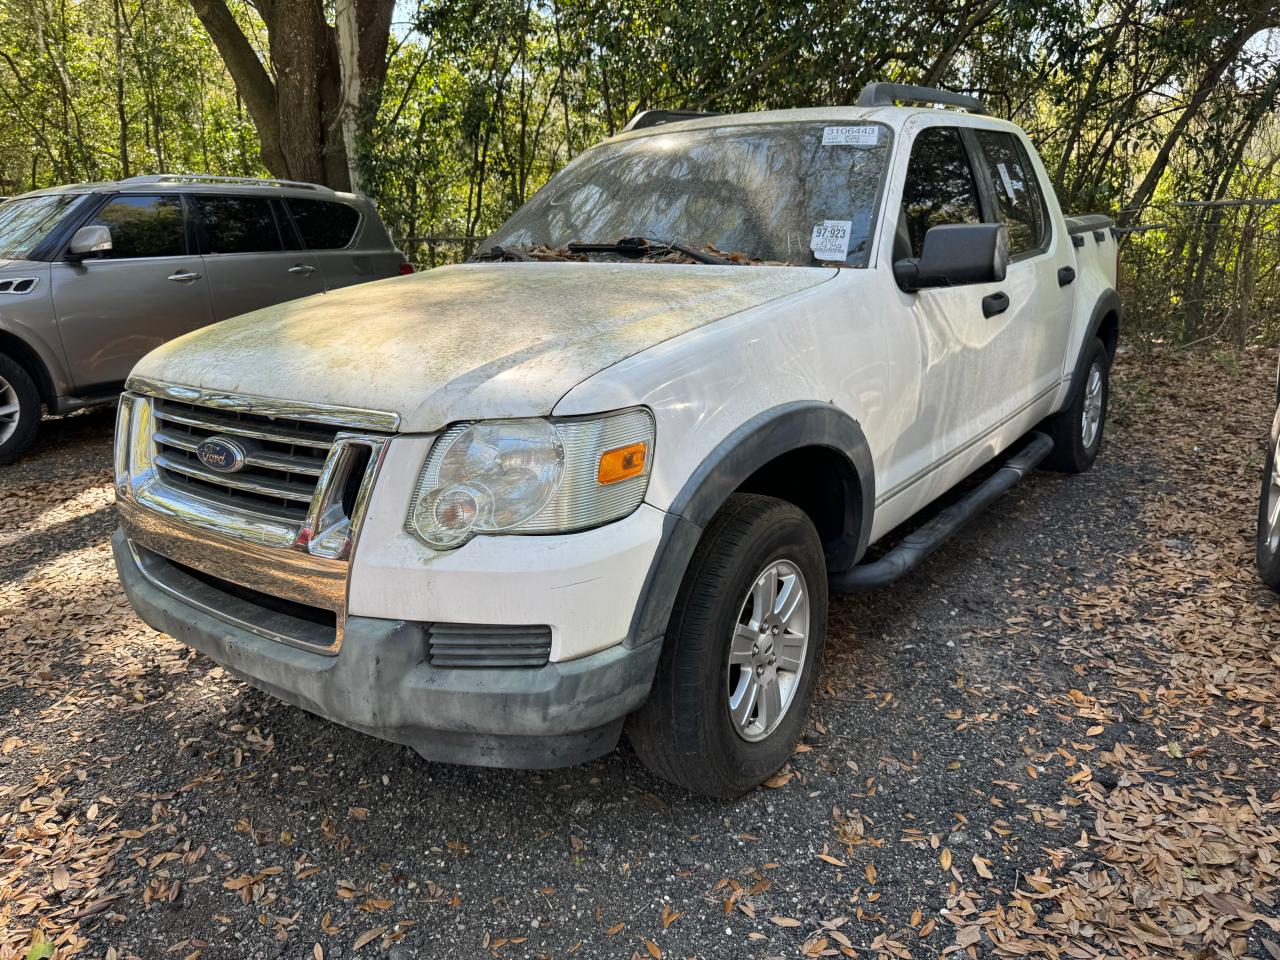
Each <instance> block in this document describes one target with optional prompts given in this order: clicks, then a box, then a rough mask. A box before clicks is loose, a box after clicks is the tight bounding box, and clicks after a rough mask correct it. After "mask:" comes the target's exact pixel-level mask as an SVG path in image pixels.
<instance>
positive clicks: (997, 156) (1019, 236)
mask: <svg viewBox="0 0 1280 960" xmlns="http://www.w3.org/2000/svg"><path fill="white" fill-rule="evenodd" d="M977 134H978V146H979V147H980V148H981V149H982V159H983V161H984V162H985V163H986V165H987V172H988V173H989V174H990V176H991V185H992V186H993V187H994V188H995V192H996V201H997V203H998V204H999V206H1000V222H1001V223H1003V224H1004V225H1005V227H1006V228H1007V229H1008V231H1009V254H1010V256H1017V255H1018V254H1020V253H1027V252H1028V251H1031V250H1037V249H1039V248H1040V247H1042V246H1044V241H1045V228H1046V217H1045V213H1044V198H1043V197H1042V196H1041V195H1040V186H1039V184H1038V183H1036V174H1035V170H1034V169H1033V168H1032V166H1031V160H1030V158H1029V157H1028V156H1027V152H1026V150H1024V149H1023V147H1022V144H1021V143H1019V142H1018V138H1017V137H1015V136H1014V135H1013V134H1011V133H1002V132H999V131H996V130H979V131H977Z"/></svg>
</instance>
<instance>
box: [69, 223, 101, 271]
mask: <svg viewBox="0 0 1280 960" xmlns="http://www.w3.org/2000/svg"><path fill="white" fill-rule="evenodd" d="M110 252H111V231H110V230H109V229H107V228H106V227H104V226H102V225H101V224H98V225H95V226H88V227H81V228H80V229H79V230H77V231H76V232H75V236H73V237H72V238H71V245H70V246H69V247H68V248H67V253H68V254H69V259H71V260H73V261H76V262H79V261H81V260H84V259H86V258H87V257H91V256H93V255H94V254H98V253H110Z"/></svg>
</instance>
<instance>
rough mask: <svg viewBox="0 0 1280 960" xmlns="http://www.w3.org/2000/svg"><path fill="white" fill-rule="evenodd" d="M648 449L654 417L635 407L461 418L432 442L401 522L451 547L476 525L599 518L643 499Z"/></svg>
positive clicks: (535, 528)
mask: <svg viewBox="0 0 1280 960" xmlns="http://www.w3.org/2000/svg"><path fill="white" fill-rule="evenodd" d="M652 454H653V416H652V415H651V414H650V413H649V411H648V410H644V409H639V408H637V409H632V410H624V411H621V412H619V413H611V414H607V415H605V416H600V417H583V418H572V419H562V420H487V421H479V422H475V423H461V424H457V425H455V426H453V427H450V428H449V429H448V430H446V431H445V432H444V434H442V435H441V436H440V438H439V439H438V440H436V442H435V444H433V445H432V448H431V452H430V453H429V454H428V455H427V462H426V464H425V465H424V466H423V468H422V476H421V477H420V478H419V480H418V485H417V488H416V489H415V491H414V495H413V500H412V502H411V504H410V506H409V516H408V519H407V521H406V523H405V527H406V529H407V530H408V531H409V532H410V533H412V534H413V535H414V536H416V537H417V538H418V539H420V540H422V541H423V542H424V543H426V544H427V545H428V546H432V547H436V548H437V549H448V548H451V547H458V546H461V545H462V544H463V543H465V542H466V541H467V540H469V539H470V538H471V537H472V536H474V535H475V534H478V533H490V534H493V533H499V534H501V533H524V534H528V533H567V532H569V531H572V530H581V529H584V528H586V527H594V526H599V525H600V524H602V523H608V522H610V521H611V520H618V519H620V518H622V517H625V516H627V515H628V514H630V513H631V512H632V511H634V510H635V509H636V507H638V506H639V505H640V501H641V500H642V499H644V494H645V489H646V487H647V486H648V483H649V468H650V462H651V460H652Z"/></svg>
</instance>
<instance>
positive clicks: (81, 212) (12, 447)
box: [0, 175, 413, 464]
mask: <svg viewBox="0 0 1280 960" xmlns="http://www.w3.org/2000/svg"><path fill="white" fill-rule="evenodd" d="M412 272H413V268H412V267H411V266H410V265H409V263H408V262H407V261H406V260H405V257H404V255H403V254H401V253H400V251H399V250H398V249H396V246H395V244H394V243H392V241H391V237H390V235H389V234H388V233H387V228H386V227H385V226H384V225H383V223H382V220H381V219H380V218H379V217H378V213H377V210H376V209H375V208H374V205H373V203H372V202H371V201H370V200H369V199H368V198H366V197H360V196H355V195H353V194H348V193H336V192H334V191H332V190H330V189H328V188H327V187H320V186H316V185H315V184H309V183H298V182H295V181H288V180H252V179H245V178H235V177H203V176H195V175H180V176H173V175H159V176H146V177H132V178H130V179H128V180H121V181H118V182H114V183H93V184H77V185H74V186H68V187H59V188H57V189H53V190H41V191H37V192H34V193H28V194H25V195H23V196H20V197H15V198H13V199H12V200H7V201H5V202H3V203H0V464H3V463H6V462H8V461H10V460H12V459H13V458H14V457H16V456H17V455H18V454H20V453H21V452H22V451H23V450H24V449H26V448H27V447H28V446H30V444H31V443H32V441H33V440H34V439H35V436H36V431H37V429H38V427H39V423H40V415H41V407H42V406H46V407H48V410H49V412H50V413H53V414H66V413H70V412H72V411H74V410H78V409H80V408H82V407H86V406H91V405H94V404H98V403H110V402H112V401H114V400H115V398H116V396H117V394H118V393H119V389H120V386H121V384H123V382H124V379H125V377H127V376H128V375H129V371H130V370H131V369H132V368H133V365H134V364H135V363H136V362H137V361H138V360H139V359H140V358H141V357H142V356H143V355H144V354H146V353H148V352H149V351H150V350H152V349H153V348H155V347H157V346H159V345H160V344H162V343H164V342H165V341H167V340H171V339H172V338H174V337H176V336H179V335H181V334H184V333H187V332H188V331H190V330H195V329H196V328H198V327H203V326H206V325H207V324H210V323H215V322H217V321H219V320H225V319H227V318H228V317H233V316H236V315H238V314H241V313H247V312H248V311H250V310H256V309H258V308H259V307H266V306H270V305H272V304H275V303H281V302H283V301H285V300H294V299H296V298H298V297H306V296H310V295H312V294H318V293H324V292H325V291H326V290H332V289H335V288H337V287H345V286H350V285H351V284H355V283H363V282H365V281H367V280H378V279H381V278H384V277H394V276H396V275H397V274H402V273H412Z"/></svg>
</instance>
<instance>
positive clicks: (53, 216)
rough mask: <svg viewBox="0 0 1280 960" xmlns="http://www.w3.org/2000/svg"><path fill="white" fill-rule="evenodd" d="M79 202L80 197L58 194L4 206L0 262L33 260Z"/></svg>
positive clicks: (0, 210)
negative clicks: (52, 232) (42, 245)
mask: <svg viewBox="0 0 1280 960" xmlns="http://www.w3.org/2000/svg"><path fill="white" fill-rule="evenodd" d="M78 200H80V195H79V194H75V193H56V194H49V195H47V196H43V197H23V198H21V199H18V200H7V201H5V202H4V203H0V259H3V260H25V259H27V258H28V257H30V256H31V253H32V251H34V250H35V248H36V247H38V246H39V245H40V242H41V241H42V240H44V238H45V237H47V236H48V235H49V231H50V230H52V229H53V228H54V227H56V226H57V225H58V224H59V223H60V222H61V221H62V218H63V217H64V216H65V215H66V213H67V211H68V210H70V209H71V208H72V206H74V205H75V203H76V202H77V201H78Z"/></svg>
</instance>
